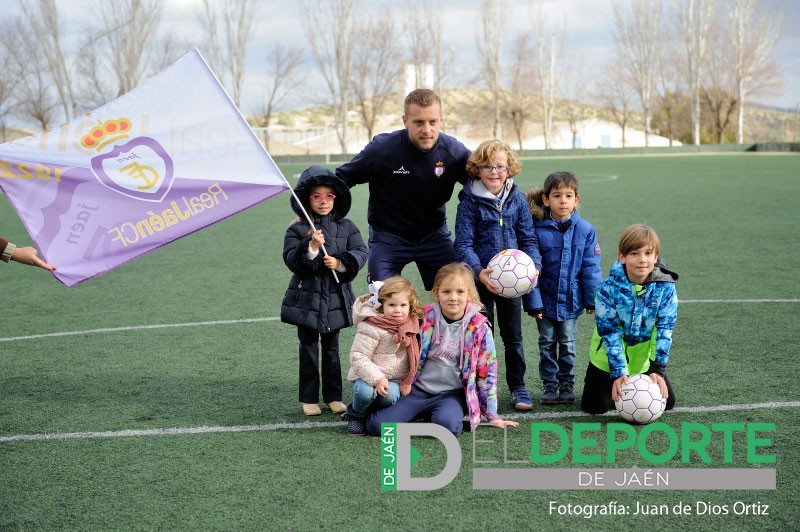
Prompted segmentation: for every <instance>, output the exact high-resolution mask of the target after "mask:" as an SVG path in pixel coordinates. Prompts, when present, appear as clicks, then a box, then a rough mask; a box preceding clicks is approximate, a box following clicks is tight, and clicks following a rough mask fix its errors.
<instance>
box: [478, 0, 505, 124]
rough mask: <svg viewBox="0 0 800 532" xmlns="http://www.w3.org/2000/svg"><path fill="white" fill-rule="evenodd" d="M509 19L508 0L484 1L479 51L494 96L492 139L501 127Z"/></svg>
mask: <svg viewBox="0 0 800 532" xmlns="http://www.w3.org/2000/svg"><path fill="white" fill-rule="evenodd" d="M507 19H508V1H507V0H483V9H482V10H481V19H480V29H479V33H478V35H479V38H478V51H480V54H481V59H482V60H483V71H482V77H483V80H484V82H485V83H486V85H487V86H488V88H489V92H490V94H491V96H492V137H493V138H498V136H499V131H498V130H499V127H500V83H501V81H502V74H503V72H502V61H501V60H502V51H503V36H504V35H505V33H506V30H505V26H506V21H507Z"/></svg>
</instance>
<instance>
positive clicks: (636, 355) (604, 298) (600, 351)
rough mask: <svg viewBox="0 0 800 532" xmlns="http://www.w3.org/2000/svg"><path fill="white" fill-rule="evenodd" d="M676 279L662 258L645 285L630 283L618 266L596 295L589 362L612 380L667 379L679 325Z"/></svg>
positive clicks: (617, 264)
mask: <svg viewBox="0 0 800 532" xmlns="http://www.w3.org/2000/svg"><path fill="white" fill-rule="evenodd" d="M677 279H678V274H677V273H675V272H674V271H672V270H670V269H669V267H667V264H666V262H664V260H663V259H661V258H660V257H659V259H658V260H657V261H656V266H655V268H654V269H653V271H652V272H651V273H650V275H649V276H648V278H647V279H646V280H645V282H644V284H642V285H638V284H634V283H632V282H630V281H629V280H628V276H627V275H626V274H625V266H624V265H623V264H622V263H621V262H620V261H619V260H617V261H616V262H615V263H614V265H613V266H612V267H611V272H610V274H609V276H608V278H607V279H606V280H605V281H603V284H602V286H601V287H600V292H599V293H598V294H597V308H596V311H597V315H596V323H597V326H596V328H595V333H594V336H593V338H592V343H591V347H590V352H589V360H590V362H591V363H592V364H593V365H594V366H595V367H597V368H599V369H601V370H603V371H607V372H609V373H610V374H611V375H610V376H611V378H612V379H616V378H617V377H621V376H622V375H636V374H639V373H653V372H655V373H659V374H663V373H664V367H665V366H666V365H667V361H669V350H670V347H671V346H672V331H673V329H674V328H675V321H676V320H677V319H678V294H677V292H676V291H675V281H676V280H677Z"/></svg>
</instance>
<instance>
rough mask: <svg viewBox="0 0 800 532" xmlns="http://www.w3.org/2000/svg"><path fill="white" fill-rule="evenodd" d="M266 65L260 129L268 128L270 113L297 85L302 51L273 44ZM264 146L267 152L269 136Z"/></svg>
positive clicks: (270, 118)
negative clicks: (266, 75) (265, 88)
mask: <svg viewBox="0 0 800 532" xmlns="http://www.w3.org/2000/svg"><path fill="white" fill-rule="evenodd" d="M267 63H268V69H267V73H268V79H269V84H268V86H267V95H266V97H265V98H264V99H263V100H262V104H261V110H260V112H259V114H260V115H261V116H260V120H259V122H260V125H261V127H266V128H269V124H270V122H271V121H272V113H273V112H274V111H275V109H276V108H277V107H278V106H279V105H280V104H281V102H282V101H283V99H284V98H285V97H286V96H287V94H288V93H289V91H290V90H291V89H292V88H294V87H296V86H297V85H298V84H299V83H298V68H299V67H300V65H301V64H302V63H303V49H302V48H299V47H295V48H289V47H287V46H284V45H283V44H280V43H274V44H273V45H272V46H271V47H270V49H269V53H268V54H267ZM268 131H269V130H268ZM264 146H265V147H266V148H267V149H268V150H269V136H267V137H266V139H265V140H264Z"/></svg>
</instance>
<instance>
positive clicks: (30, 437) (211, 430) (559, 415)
mask: <svg viewBox="0 0 800 532" xmlns="http://www.w3.org/2000/svg"><path fill="white" fill-rule="evenodd" d="M797 407H800V401H788V402H782V403H755V404H749V405H748V404H742V405H719V406H684V407H677V408H675V409H673V410H671V411H670V412H675V413H682V412H687V413H708V412H731V411H739V410H763V409H775V408H797ZM603 415H604V416H616V414H615V413H613V412H609V413H606V414H603ZM576 417H595V416H591V415H590V414H587V413H585V412H537V413H535V414H534V413H528V414H503V418H504V419H530V420H537V419H568V418H576ZM345 425H346V423H345V422H344V421H306V422H303V423H270V424H267V425H238V426H230V427H185V428H179V427H177V428H167V429H141V430H136V429H130V430H113V431H102V432H63V433H53V434H18V435H14V436H0V443H12V442H35V441H48V440H85V439H96V438H126V437H131V436H185V435H192V434H220V433H229V432H268V431H274V430H305V429H318V428H331V427H342V426H345Z"/></svg>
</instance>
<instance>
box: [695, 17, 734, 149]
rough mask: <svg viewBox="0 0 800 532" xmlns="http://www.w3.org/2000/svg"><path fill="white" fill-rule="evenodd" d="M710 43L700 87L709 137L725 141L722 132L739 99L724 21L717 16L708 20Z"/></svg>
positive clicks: (731, 118)
mask: <svg viewBox="0 0 800 532" xmlns="http://www.w3.org/2000/svg"><path fill="white" fill-rule="evenodd" d="M709 44H710V45H711V46H709V48H708V52H707V53H706V68H705V71H704V75H703V84H702V89H701V96H702V103H703V104H704V106H705V109H706V110H707V111H708V114H709V118H710V120H709V122H710V124H711V129H712V140H713V142H715V143H717V144H719V143H722V142H723V141H728V139H726V138H725V132H726V130H727V129H728V126H729V125H731V122H732V120H733V117H734V116H735V114H734V113H735V112H736V109H737V107H738V105H739V101H738V99H737V97H736V94H735V90H734V87H735V86H736V81H735V80H736V65H735V63H734V62H733V61H732V59H733V53H732V50H731V48H730V46H729V45H728V34H727V32H726V30H725V27H724V21H723V20H721V19H716V20H715V21H714V23H712V24H711V27H710V32H709Z"/></svg>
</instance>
